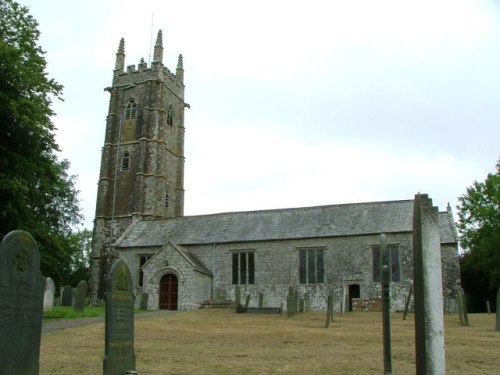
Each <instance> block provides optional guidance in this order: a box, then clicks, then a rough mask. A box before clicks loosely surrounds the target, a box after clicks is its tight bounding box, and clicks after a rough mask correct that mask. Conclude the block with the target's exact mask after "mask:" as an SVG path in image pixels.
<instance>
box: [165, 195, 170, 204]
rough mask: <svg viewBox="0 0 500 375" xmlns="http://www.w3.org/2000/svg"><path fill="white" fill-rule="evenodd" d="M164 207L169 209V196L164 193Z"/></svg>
mask: <svg viewBox="0 0 500 375" xmlns="http://www.w3.org/2000/svg"><path fill="white" fill-rule="evenodd" d="M165 207H170V194H169V193H168V191H167V192H165Z"/></svg>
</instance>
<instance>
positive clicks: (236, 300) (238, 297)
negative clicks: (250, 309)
mask: <svg viewBox="0 0 500 375" xmlns="http://www.w3.org/2000/svg"><path fill="white" fill-rule="evenodd" d="M240 307H241V288H240V286H239V285H236V286H235V287H234V311H236V312H238V311H239V309H240Z"/></svg>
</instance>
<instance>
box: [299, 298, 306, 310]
mask: <svg viewBox="0 0 500 375" xmlns="http://www.w3.org/2000/svg"><path fill="white" fill-rule="evenodd" d="M304 306H305V302H304V297H300V298H299V312H301V313H303V312H304V309H305V307H304Z"/></svg>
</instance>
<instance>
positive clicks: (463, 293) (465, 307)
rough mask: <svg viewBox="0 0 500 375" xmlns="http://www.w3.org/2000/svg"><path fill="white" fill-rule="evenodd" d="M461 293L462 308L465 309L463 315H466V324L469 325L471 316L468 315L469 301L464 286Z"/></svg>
mask: <svg viewBox="0 0 500 375" xmlns="http://www.w3.org/2000/svg"><path fill="white" fill-rule="evenodd" d="M460 295H461V296H462V309H463V317H464V326H466V327H468V326H469V316H468V315H467V301H466V299H465V291H464V288H460Z"/></svg>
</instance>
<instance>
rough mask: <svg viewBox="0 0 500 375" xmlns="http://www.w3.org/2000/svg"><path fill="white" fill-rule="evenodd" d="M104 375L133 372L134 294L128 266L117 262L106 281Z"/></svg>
mask: <svg viewBox="0 0 500 375" xmlns="http://www.w3.org/2000/svg"><path fill="white" fill-rule="evenodd" d="M105 300H106V319H105V320H106V327H105V333H104V338H105V343H104V350H105V353H104V360H103V374H104V375H122V374H124V373H126V372H127V371H129V372H130V371H135V352H134V294H133V292H132V278H131V277H130V270H129V268H128V266H127V264H126V263H125V262H124V261H123V260H122V259H118V260H117V261H116V262H115V263H113V266H112V267H111V270H110V272H109V275H108V278H107V280H106V294H105Z"/></svg>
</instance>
